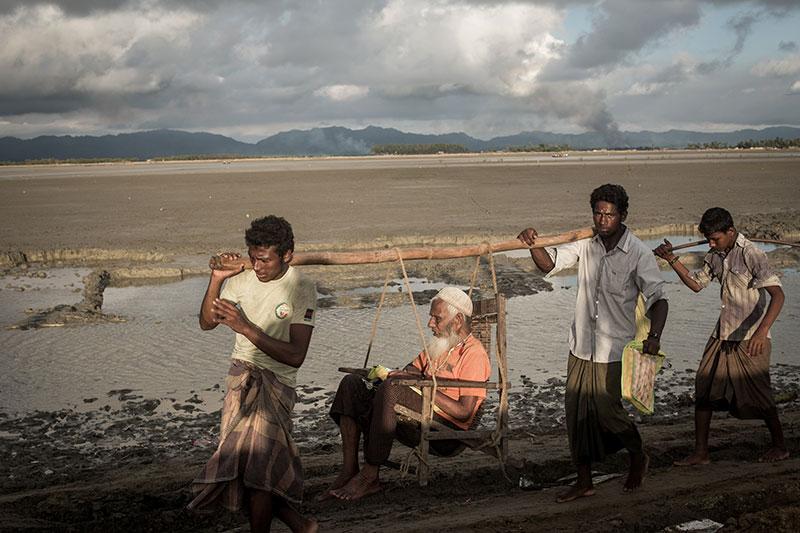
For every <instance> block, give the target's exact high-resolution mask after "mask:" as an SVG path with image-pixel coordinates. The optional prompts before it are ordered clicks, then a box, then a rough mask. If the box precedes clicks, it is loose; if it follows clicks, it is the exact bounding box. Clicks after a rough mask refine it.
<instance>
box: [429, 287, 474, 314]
mask: <svg viewBox="0 0 800 533" xmlns="http://www.w3.org/2000/svg"><path fill="white" fill-rule="evenodd" d="M433 299H434V300H436V299H439V300H442V301H443V302H447V303H449V304H450V305H452V306H453V307H455V308H456V311H458V312H459V313H463V314H464V316H472V300H470V299H469V296H467V293H466V292H464V291H462V290H461V289H457V288H455V287H445V288H444V289H442V290H440V291H439V292H438V293H437V294H436V296H434V297H433Z"/></svg>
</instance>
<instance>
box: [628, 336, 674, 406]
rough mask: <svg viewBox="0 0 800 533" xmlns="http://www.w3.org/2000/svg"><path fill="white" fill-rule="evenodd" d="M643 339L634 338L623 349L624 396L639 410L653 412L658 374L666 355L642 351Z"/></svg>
mask: <svg viewBox="0 0 800 533" xmlns="http://www.w3.org/2000/svg"><path fill="white" fill-rule="evenodd" d="M642 350H643V348H642V341H637V340H633V341H631V342H629V343H628V344H626V345H625V348H624V349H623V350H622V380H621V381H622V397H623V398H624V399H626V400H628V401H629V402H630V403H631V405H633V406H634V407H635V408H636V410H637V411H639V412H640V413H642V414H645V415H652V414H653V405H654V404H655V386H656V375H657V374H658V373H659V371H660V370H661V367H662V366H663V365H664V360H665V359H666V355H665V354H664V353H663V352H659V353H658V355H651V354H647V353H643V352H642Z"/></svg>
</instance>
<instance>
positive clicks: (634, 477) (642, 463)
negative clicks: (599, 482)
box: [622, 452, 650, 492]
mask: <svg viewBox="0 0 800 533" xmlns="http://www.w3.org/2000/svg"><path fill="white" fill-rule="evenodd" d="M648 466H650V456H649V455H647V454H646V453H644V452H642V453H641V454H636V455H631V467H630V470H628V479H626V480H625V485H623V487H622V490H624V491H625V492H632V491H634V490H636V489H638V488H640V487H641V486H642V481H643V480H644V476H646V475H647V467H648Z"/></svg>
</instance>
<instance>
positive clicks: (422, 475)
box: [339, 293, 511, 486]
mask: <svg viewBox="0 0 800 533" xmlns="http://www.w3.org/2000/svg"><path fill="white" fill-rule="evenodd" d="M492 326H494V327H492ZM472 334H473V335H474V336H475V337H476V338H477V339H478V340H480V341H481V343H482V344H483V346H484V348H486V352H487V353H488V354H489V357H490V359H491V357H492V354H494V359H495V361H496V362H497V375H498V376H497V377H498V379H497V381H467V380H453V379H437V380H436V386H437V387H463V388H473V389H479V388H480V389H486V390H487V391H497V392H498V393H499V395H500V399H499V401H498V403H497V408H496V410H495V421H494V427H492V428H490V429H471V430H457V429H453V428H450V427H447V426H445V425H444V424H441V423H439V422H437V421H436V420H434V419H433V415H434V402H433V388H434V382H433V380H432V379H423V378H400V379H396V380H393V382H394V383H396V384H398V385H407V386H412V387H417V388H419V389H420V390H421V392H422V410H421V412H419V413H418V412H416V411H413V410H411V409H408V408H407V407H405V406H403V405H396V406H395V412H396V413H397V414H398V416H400V417H404V418H406V419H411V420H413V421H415V422H417V423H419V425H420V441H419V444H418V445H417V446H416V447H415V449H416V454H417V457H418V465H417V480H418V482H419V484H420V485H421V486H426V485H427V484H428V482H429V480H430V465H429V459H430V455H431V454H430V441H432V440H457V441H460V442H462V443H463V444H464V445H465V446H466V447H469V448H472V449H473V450H477V451H480V452H483V453H485V454H487V455H491V456H492V457H495V458H497V459H498V460H499V462H500V463H501V468H503V469H505V465H506V462H507V461H508V392H509V389H510V387H511V384H510V383H509V382H508V364H507V359H506V298H505V296H504V295H503V294H500V293H495V296H494V297H493V298H488V299H482V300H475V301H473V314H472ZM492 340H494V342H492ZM493 347H494V350H493V349H492V348H493ZM339 370H340V371H342V372H351V373H358V374H364V373H365V371H366V369H356V368H340V369H339ZM483 408H484V406H481V409H483Z"/></svg>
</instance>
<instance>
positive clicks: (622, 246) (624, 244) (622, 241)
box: [592, 224, 631, 254]
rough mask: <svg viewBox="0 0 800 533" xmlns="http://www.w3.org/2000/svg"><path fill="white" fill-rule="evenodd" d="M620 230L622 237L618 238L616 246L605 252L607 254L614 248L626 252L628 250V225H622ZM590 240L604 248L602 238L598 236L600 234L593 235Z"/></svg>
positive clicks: (629, 238) (629, 235)
mask: <svg viewBox="0 0 800 533" xmlns="http://www.w3.org/2000/svg"><path fill="white" fill-rule="evenodd" d="M622 230H623V233H622V237H620V238H619V242H618V243H617V245H616V246H614V248H612V249H611V250H609V251H608V252H606V253H607V254H610V253H611V252H613V251H614V250H616V249H619V250H621V251H622V252H624V253H626V254H627V253H628V250H630V246H631V232H630V231H628V226H626V225H625V224H623V225H622ZM592 242H593V243H598V244H600V246H602V247H603V249H604V250H605V247H606V245H605V244H604V243H603V239H602V238H601V237H600V235H595V236H594V237H592Z"/></svg>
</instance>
